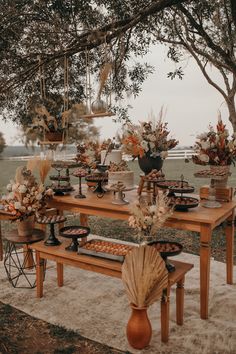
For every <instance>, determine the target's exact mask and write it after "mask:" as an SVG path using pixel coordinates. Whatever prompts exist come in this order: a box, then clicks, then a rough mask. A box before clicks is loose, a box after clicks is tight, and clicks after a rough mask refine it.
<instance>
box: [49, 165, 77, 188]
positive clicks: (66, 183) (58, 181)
mask: <svg viewBox="0 0 236 354" xmlns="http://www.w3.org/2000/svg"><path fill="white" fill-rule="evenodd" d="M52 167H53V168H55V170H56V171H57V175H56V176H50V177H49V178H50V180H51V181H53V185H52V189H53V190H54V192H55V194H56V195H65V194H67V193H69V192H71V191H73V187H72V186H71V184H70V169H71V168H76V167H78V163H77V162H74V161H54V162H53V163H52ZM63 170H65V174H62V171H63Z"/></svg>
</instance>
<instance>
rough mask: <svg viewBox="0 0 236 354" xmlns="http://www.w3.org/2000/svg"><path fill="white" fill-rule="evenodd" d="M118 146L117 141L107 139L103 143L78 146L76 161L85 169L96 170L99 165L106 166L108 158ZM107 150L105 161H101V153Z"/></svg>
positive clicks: (92, 142)
mask: <svg viewBox="0 0 236 354" xmlns="http://www.w3.org/2000/svg"><path fill="white" fill-rule="evenodd" d="M116 147H117V145H116V143H115V139H114V138H113V139H107V140H104V141H103V142H99V141H90V140H89V141H86V142H84V143H82V144H78V145H77V156H76V160H77V161H78V162H81V165H82V166H84V167H90V168H96V166H97V164H99V163H101V164H102V165H105V163H106V157H107V155H108V153H109V152H111V151H112V150H113V149H114V148H116ZM102 150H106V154H105V156H104V159H103V161H101V151H102Z"/></svg>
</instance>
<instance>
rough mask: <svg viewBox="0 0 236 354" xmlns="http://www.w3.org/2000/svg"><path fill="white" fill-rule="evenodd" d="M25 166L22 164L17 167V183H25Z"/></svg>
mask: <svg viewBox="0 0 236 354" xmlns="http://www.w3.org/2000/svg"><path fill="white" fill-rule="evenodd" d="M23 168H24V167H22V166H20V167H17V169H16V174H15V181H16V183H19V184H23V183H24V180H25V178H24V176H23V173H22V172H23Z"/></svg>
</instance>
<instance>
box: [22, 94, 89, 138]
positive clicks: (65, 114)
mask: <svg viewBox="0 0 236 354" xmlns="http://www.w3.org/2000/svg"><path fill="white" fill-rule="evenodd" d="M46 107H47V108H46ZM85 113H86V107H85V105H84V104H83V103H78V104H74V105H72V107H71V109H69V110H67V111H63V101H62V97H61V96H58V97H55V98H54V99H50V98H48V99H45V98H44V99H43V100H42V99H41V100H39V99H38V98H37V97H32V99H31V100H30V102H29V116H30V117H31V119H32V124H30V126H29V127H27V129H25V135H26V136H28V135H30V134H33V133H34V134H35V135H36V136H37V137H38V138H39V139H40V140H42V139H43V138H44V134H45V133H46V134H47V133H59V134H61V135H62V134H63V133H65V132H66V131H67V130H68V128H69V121H70V120H71V121H73V120H74V117H75V116H76V117H80V116H81V115H83V114H85Z"/></svg>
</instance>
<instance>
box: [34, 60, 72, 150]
mask: <svg viewBox="0 0 236 354" xmlns="http://www.w3.org/2000/svg"><path fill="white" fill-rule="evenodd" d="M39 79H40V97H41V99H46V85H45V72H44V65H43V64H42V60H41V57H39ZM68 109H69V63H68V58H67V56H66V55H65V56H64V97H63V112H62V114H61V119H62V123H61V127H62V129H63V132H62V137H61V138H57V139H55V140H53V139H52V140H51V139H50V140H49V139H48V138H47V137H46V130H45V129H44V131H43V141H41V142H40V145H51V146H55V145H59V144H65V143H66V141H67V139H68V126H69V124H68V119H69V117H68V115H69V114H68Z"/></svg>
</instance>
